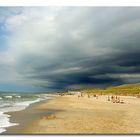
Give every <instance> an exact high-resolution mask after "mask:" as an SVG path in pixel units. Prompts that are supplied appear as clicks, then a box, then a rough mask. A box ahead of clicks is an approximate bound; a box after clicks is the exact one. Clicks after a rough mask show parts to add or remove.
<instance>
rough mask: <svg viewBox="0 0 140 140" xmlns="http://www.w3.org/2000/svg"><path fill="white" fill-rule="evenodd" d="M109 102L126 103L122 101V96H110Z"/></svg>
mask: <svg viewBox="0 0 140 140" xmlns="http://www.w3.org/2000/svg"><path fill="white" fill-rule="evenodd" d="M108 101H111V102H112V103H124V101H123V100H122V99H120V96H117V95H116V96H115V95H112V96H111V98H110V96H108Z"/></svg>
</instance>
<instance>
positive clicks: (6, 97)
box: [4, 96, 12, 98]
mask: <svg viewBox="0 0 140 140" xmlns="http://www.w3.org/2000/svg"><path fill="white" fill-rule="evenodd" d="M4 97H5V98H12V96H4Z"/></svg>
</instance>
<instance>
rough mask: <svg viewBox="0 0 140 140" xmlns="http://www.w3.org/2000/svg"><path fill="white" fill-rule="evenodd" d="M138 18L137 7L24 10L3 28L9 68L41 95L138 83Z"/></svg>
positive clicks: (139, 22)
mask: <svg viewBox="0 0 140 140" xmlns="http://www.w3.org/2000/svg"><path fill="white" fill-rule="evenodd" d="M20 12H21V11H20ZM139 13H140V7H134V8H131V7H112V8H111V7H63V8H62V7H61V8H60V7H53V8H50V7H44V8H38V7H36V8H23V9H22V12H21V14H18V15H16V16H13V17H11V18H10V19H7V22H6V24H5V25H6V27H7V29H8V30H9V31H10V32H12V37H11V38H10V39H9V43H10V45H11V50H10V51H9V52H10V54H12V57H13V58H14V60H15V62H14V66H13V69H15V71H16V72H17V73H18V74H19V75H20V76H21V77H20V78H22V79H24V81H27V83H28V84H29V83H30V84H31V85H34V86H36V87H42V88H44V89H46V90H47V89H60V90H61V89H69V88H73V87H75V86H79V87H81V88H82V87H86V86H87V87H88V86H89V85H90V86H102V87H104V86H110V85H119V84H122V83H131V82H132V83H133V82H139V81H140V76H139V75H140V63H139V62H140V61H139V60H140V14H139ZM17 21H18V22H17ZM11 52H12V53H11ZM137 76H138V77H137Z"/></svg>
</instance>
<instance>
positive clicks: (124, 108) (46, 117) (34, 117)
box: [3, 95, 140, 134]
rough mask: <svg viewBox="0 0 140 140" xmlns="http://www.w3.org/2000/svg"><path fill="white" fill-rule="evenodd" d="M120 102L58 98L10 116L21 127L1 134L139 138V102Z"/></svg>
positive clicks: (128, 98)
mask: <svg viewBox="0 0 140 140" xmlns="http://www.w3.org/2000/svg"><path fill="white" fill-rule="evenodd" d="M121 99H123V100H124V102H125V104H119V103H112V102H109V101H107V96H99V98H98V99H96V98H93V97H92V98H88V96H87V95H86V96H84V97H80V98H79V99H78V97H77V95H74V96H73V95H66V96H62V97H61V96H58V97H56V98H54V99H53V100H49V101H47V100H46V101H43V102H40V103H37V104H34V105H32V106H30V107H29V108H27V109H25V110H23V111H18V112H14V113H12V116H13V117H12V118H11V122H17V121H19V122H20V125H19V126H14V127H10V128H8V129H7V131H6V132H5V133H3V134H140V98H136V97H121Z"/></svg>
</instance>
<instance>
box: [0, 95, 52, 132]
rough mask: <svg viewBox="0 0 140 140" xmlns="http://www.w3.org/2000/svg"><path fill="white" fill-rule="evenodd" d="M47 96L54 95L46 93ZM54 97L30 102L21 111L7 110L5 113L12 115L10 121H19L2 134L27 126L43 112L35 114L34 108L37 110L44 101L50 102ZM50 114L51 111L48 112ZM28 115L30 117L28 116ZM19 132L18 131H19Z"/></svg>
mask: <svg viewBox="0 0 140 140" xmlns="http://www.w3.org/2000/svg"><path fill="white" fill-rule="evenodd" d="M46 96H47V97H53V96H50V95H48V94H46ZM52 99H53V98H49V99H45V100H40V101H38V102H35V103H32V104H30V105H29V106H28V107H26V108H25V109H23V110H20V111H12V112H7V113H5V114H7V115H10V123H17V124H18V125H14V126H9V127H7V128H5V129H6V131H4V132H2V133H1V134H2V135H5V134H6V135H7V134H8V133H9V134H16V133H17V132H18V131H19V130H20V129H22V128H23V127H25V125H26V124H27V123H29V122H30V121H32V119H37V118H38V117H39V116H40V115H41V112H39V114H38V115H37V114H36V115H35V116H33V115H32V113H31V112H33V111H34V110H36V108H37V107H38V106H39V105H40V104H42V103H44V102H49V100H52ZM48 114H49V112H48ZM27 116H28V117H27ZM17 134H18V133H17ZM17 134H16V135H17Z"/></svg>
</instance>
